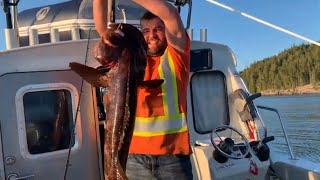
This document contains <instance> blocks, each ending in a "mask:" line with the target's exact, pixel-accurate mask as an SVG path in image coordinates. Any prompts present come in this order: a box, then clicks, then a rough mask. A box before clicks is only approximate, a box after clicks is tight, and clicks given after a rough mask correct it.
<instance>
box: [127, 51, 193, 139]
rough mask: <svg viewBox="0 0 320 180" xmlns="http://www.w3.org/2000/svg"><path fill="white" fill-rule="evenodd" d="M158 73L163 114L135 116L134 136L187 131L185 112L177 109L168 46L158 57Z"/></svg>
mask: <svg viewBox="0 0 320 180" xmlns="http://www.w3.org/2000/svg"><path fill="white" fill-rule="evenodd" d="M158 73H159V76H160V78H161V79H164V80H165V81H164V83H163V84H162V85H161V91H162V103H163V112H164V115H163V116H156V117H136V120H135V128H134V134H133V135H134V136H143V137H150V136H159V135H166V134H174V133H179V132H184V131H187V130H188V128H187V121H186V115H185V113H181V112H180V110H179V102H178V88H177V82H176V72H175V68H174V62H173V59H172V56H171V54H170V52H169V51H168V48H167V49H166V50H165V52H164V54H163V55H162V56H161V57H160V65H159V66H158Z"/></svg>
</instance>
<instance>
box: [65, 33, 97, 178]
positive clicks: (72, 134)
mask: <svg viewBox="0 0 320 180" xmlns="http://www.w3.org/2000/svg"><path fill="white" fill-rule="evenodd" d="M90 36H91V28H90V29H89V33H88V41H87V49H86V55H85V60H84V65H86V64H87V61H88V52H89V42H90ZM83 82H84V79H83V78H82V81H81V86H80V93H79V100H78V104H77V110H76V113H75V117H74V124H73V126H72V130H71V133H70V134H71V136H70V141H69V148H68V157H67V162H66V166H65V169H64V176H63V179H64V180H66V179H67V174H68V169H69V165H70V164H69V161H70V154H71V148H72V146H73V143H74V139H75V132H74V131H75V129H76V125H77V119H78V113H79V112H80V110H79V109H80V102H81V97H82V96H81V95H82V89H83Z"/></svg>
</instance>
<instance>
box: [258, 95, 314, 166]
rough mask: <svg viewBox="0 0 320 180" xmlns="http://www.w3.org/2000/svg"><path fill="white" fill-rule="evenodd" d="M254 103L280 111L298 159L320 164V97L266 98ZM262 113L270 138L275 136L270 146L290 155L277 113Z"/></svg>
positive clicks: (260, 98)
mask: <svg viewBox="0 0 320 180" xmlns="http://www.w3.org/2000/svg"><path fill="white" fill-rule="evenodd" d="M254 102H255V104H256V105H262V106H268V107H272V108H276V109H278V110H279V111H280V113H281V116H282V119H283V121H284V125H285V127H286V129H287V135H288V138H289V143H290V144H291V147H292V149H293V152H294V154H295V156H296V157H298V158H305V159H308V160H311V161H313V162H317V163H320V95H315V94H311V95H293V96H263V97H259V98H258V99H256V100H254ZM259 114H260V115H261V116H262V118H263V119H264V122H265V124H266V126H267V128H268V136H270V135H273V136H275V140H274V141H273V142H271V143H269V144H270V146H272V147H273V149H276V151H278V152H281V153H283V154H288V153H289V151H288V146H287V145H286V141H285V138H284V134H283V131H282V128H281V124H280V121H279V119H278V117H277V115H276V113H274V112H270V111H266V110H259Z"/></svg>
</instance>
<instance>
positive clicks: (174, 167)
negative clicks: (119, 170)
mask: <svg viewBox="0 0 320 180" xmlns="http://www.w3.org/2000/svg"><path fill="white" fill-rule="evenodd" d="M126 174H127V176H128V178H129V180H140V179H141V180H154V179H157V180H170V179H172V180H176V179H179V180H192V166H191V161H190V156H187V155H141V154H129V156H128V162H127V168H126Z"/></svg>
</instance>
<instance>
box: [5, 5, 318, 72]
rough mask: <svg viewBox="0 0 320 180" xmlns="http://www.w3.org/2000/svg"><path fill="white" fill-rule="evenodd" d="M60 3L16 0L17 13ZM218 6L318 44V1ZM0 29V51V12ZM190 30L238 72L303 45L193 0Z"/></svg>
mask: <svg viewBox="0 0 320 180" xmlns="http://www.w3.org/2000/svg"><path fill="white" fill-rule="evenodd" d="M62 1H63V0H58V1H57V0H46V1H40V0H32V1H27V0H20V4H19V6H18V10H19V11H22V10H24V9H27V8H30V7H35V6H41V5H45V4H52V3H54V2H62ZM122 1H123V0H122ZM31 2H32V3H31ZM218 2H221V3H223V4H225V5H228V6H231V7H232V8H235V9H237V10H238V11H241V12H245V13H247V14H250V15H252V16H255V17H257V18H260V19H263V20H265V21H268V22H270V23H272V24H275V25H278V26H280V27H282V28H285V29H287V30H290V31H293V32H295V33H298V34H300V35H302V36H305V37H307V38H310V39H312V40H315V41H319V40H320V20H319V19H320V1H319V0H304V1H302V0H264V1H263V0H219V1H218ZM30 4H32V6H31V5H30ZM186 8H187V6H186V7H185V8H184V9H183V11H182V16H183V19H184V22H185V20H186V13H185V12H186ZM0 27H1V29H2V31H1V33H0V39H1V40H2V41H1V43H0V50H4V49H5V42H4V31H3V28H5V14H4V12H3V11H1V12H0ZM191 28H193V29H194V39H195V40H199V34H200V28H206V29H207V32H208V41H210V42H215V43H221V44H225V45H228V46H229V47H230V48H231V49H232V50H233V51H234V53H235V55H236V57H237V60H238V70H242V69H244V68H245V67H246V66H249V65H250V64H251V63H252V62H254V61H258V60H262V59H263V58H266V57H270V56H273V55H276V54H277V53H279V52H281V51H283V50H285V49H288V48H290V47H291V46H293V45H299V44H302V43H307V42H305V41H303V40H300V39H297V38H296V37H292V36H290V35H288V34H285V33H283V32H280V31H277V30H275V29H272V28H270V27H267V26H265V25H263V24H260V23H257V22H255V21H253V20H250V19H247V18H245V17H243V16H241V15H239V14H237V13H233V12H230V11H228V10H225V9H223V8H221V7H218V6H216V5H213V4H211V3H209V2H207V1H205V0H193V14H192V18H191ZM319 48H320V47H319Z"/></svg>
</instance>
